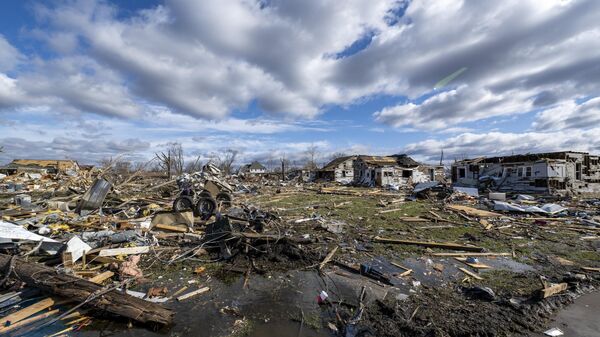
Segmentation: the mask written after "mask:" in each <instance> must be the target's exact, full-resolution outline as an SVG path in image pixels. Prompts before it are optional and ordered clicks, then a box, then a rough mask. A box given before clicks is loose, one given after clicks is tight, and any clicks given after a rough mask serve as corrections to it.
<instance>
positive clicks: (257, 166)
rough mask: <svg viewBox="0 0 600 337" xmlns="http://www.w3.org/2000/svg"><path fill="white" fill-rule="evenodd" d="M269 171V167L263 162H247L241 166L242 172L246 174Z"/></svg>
mask: <svg viewBox="0 0 600 337" xmlns="http://www.w3.org/2000/svg"><path fill="white" fill-rule="evenodd" d="M266 172H267V168H266V167H264V166H263V165H262V164H261V163H259V162H257V161H253V162H252V163H251V164H246V165H244V166H242V167H240V173H246V174H263V173H266Z"/></svg>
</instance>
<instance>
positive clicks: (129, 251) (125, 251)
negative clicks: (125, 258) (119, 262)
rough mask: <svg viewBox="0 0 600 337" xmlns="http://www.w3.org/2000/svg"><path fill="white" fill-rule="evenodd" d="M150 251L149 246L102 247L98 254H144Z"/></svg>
mask: <svg viewBox="0 0 600 337" xmlns="http://www.w3.org/2000/svg"><path fill="white" fill-rule="evenodd" d="M149 251H150V247H149V246H140V247H127V248H112V249H102V250H101V251H100V253H99V254H98V256H117V255H135V254H144V253H148V252H149Z"/></svg>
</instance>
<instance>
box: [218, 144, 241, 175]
mask: <svg viewBox="0 0 600 337" xmlns="http://www.w3.org/2000/svg"><path fill="white" fill-rule="evenodd" d="M239 153H240V151H238V150H234V149H227V150H225V153H223V156H222V157H220V158H219V159H220V160H219V168H220V169H221V171H223V173H225V174H231V171H232V168H233V163H234V162H235V160H236V159H237V156H238V154H239Z"/></svg>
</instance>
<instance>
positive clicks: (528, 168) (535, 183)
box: [451, 151, 600, 193]
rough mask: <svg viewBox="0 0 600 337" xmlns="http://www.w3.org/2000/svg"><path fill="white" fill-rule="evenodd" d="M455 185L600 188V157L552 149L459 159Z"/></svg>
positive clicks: (528, 190)
mask: <svg viewBox="0 0 600 337" xmlns="http://www.w3.org/2000/svg"><path fill="white" fill-rule="evenodd" d="M451 174H452V183H453V184H454V185H455V186H464V187H477V188H489V189H492V190H496V191H502V192H511V191H514V192H523V193H553V192H563V191H570V192H579V193H586V192H599V191H600V163H599V157H598V156H595V155H590V154H588V153H586V152H573V151H562V152H550V153H536V154H520V155H511V156H503V157H491V158H477V159H466V160H461V161H457V162H455V163H453V164H452V168H451Z"/></svg>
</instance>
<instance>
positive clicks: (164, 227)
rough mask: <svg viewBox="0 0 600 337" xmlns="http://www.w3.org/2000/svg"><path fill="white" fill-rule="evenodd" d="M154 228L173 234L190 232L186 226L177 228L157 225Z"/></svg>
mask: <svg viewBox="0 0 600 337" xmlns="http://www.w3.org/2000/svg"><path fill="white" fill-rule="evenodd" d="M154 228H158V229H164V230H168V231H172V232H180V233H186V232H187V231H188V228H187V227H185V226H175V225H164V224H160V223H159V224H156V225H154V227H153V229H154Z"/></svg>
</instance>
